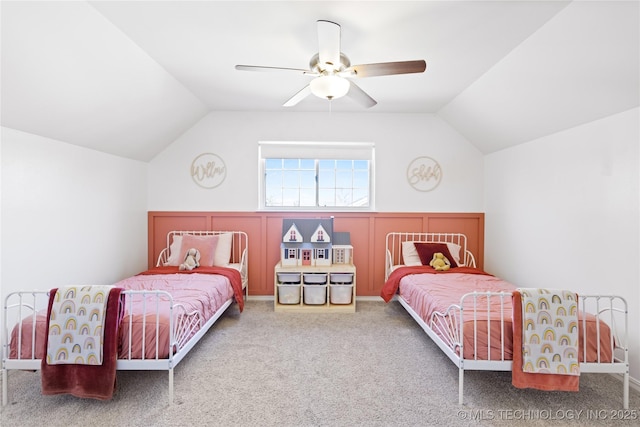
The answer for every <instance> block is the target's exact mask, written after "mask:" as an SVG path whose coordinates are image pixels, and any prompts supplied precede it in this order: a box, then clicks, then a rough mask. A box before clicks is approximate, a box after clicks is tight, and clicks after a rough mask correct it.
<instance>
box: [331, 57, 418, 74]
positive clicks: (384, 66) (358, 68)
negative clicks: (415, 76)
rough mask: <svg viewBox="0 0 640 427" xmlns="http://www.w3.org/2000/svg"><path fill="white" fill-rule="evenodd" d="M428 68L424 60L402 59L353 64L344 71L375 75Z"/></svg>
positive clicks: (408, 72) (413, 71)
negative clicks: (398, 60)
mask: <svg viewBox="0 0 640 427" xmlns="http://www.w3.org/2000/svg"><path fill="white" fill-rule="evenodd" d="M426 69H427V63H426V62H425V61H424V60H419V61H400V62H379V63H376V64H362V65H352V66H351V67H349V68H347V69H346V70H344V72H343V73H340V74H347V75H350V76H351V77H375V76H389V75H392V74H411V73H422V72H424V70H426Z"/></svg>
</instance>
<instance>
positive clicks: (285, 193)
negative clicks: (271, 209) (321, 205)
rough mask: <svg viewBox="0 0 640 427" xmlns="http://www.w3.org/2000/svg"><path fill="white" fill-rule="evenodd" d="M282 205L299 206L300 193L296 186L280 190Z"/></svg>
mask: <svg viewBox="0 0 640 427" xmlns="http://www.w3.org/2000/svg"><path fill="white" fill-rule="evenodd" d="M282 206H300V193H299V192H298V189H297V188H296V189H288V188H285V189H284V190H282Z"/></svg>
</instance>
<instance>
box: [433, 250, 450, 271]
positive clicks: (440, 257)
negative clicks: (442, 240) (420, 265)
mask: <svg viewBox="0 0 640 427" xmlns="http://www.w3.org/2000/svg"><path fill="white" fill-rule="evenodd" d="M429 265H430V266H431V267H433V268H434V269H435V270H436V271H447V270H448V269H449V268H451V261H449V260H448V259H447V257H446V256H444V254H443V253H442V252H436V253H435V254H433V259H432V260H431V262H430V263H429Z"/></svg>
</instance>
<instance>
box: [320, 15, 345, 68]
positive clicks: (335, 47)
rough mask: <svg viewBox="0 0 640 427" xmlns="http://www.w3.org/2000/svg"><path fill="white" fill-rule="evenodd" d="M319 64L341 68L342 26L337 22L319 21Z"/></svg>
mask: <svg viewBox="0 0 640 427" xmlns="http://www.w3.org/2000/svg"><path fill="white" fill-rule="evenodd" d="M318 57H319V63H320V65H321V66H322V64H332V65H334V66H335V67H336V68H337V67H339V66H340V25H338V24H336V23H335V22H331V21H325V20H319V21H318Z"/></svg>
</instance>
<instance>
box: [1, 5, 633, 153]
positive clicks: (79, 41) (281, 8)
mask: <svg viewBox="0 0 640 427" xmlns="http://www.w3.org/2000/svg"><path fill="white" fill-rule="evenodd" d="M0 7H1V9H0V13H1V20H2V21H1V23H2V29H1V36H2V51H1V55H2V57H1V59H2V64H1V67H2V68H1V71H2V74H1V91H2V92H1V95H2V99H1V124H2V126H5V127H10V128H14V129H17V130H21V131H24V132H29V133H32V134H36V135H41V136H45V137H49V138H53V139H57V140H61V141H65V142H68V143H71V144H77V145H80V146H85V147H88V148H92V149H96V150H100V151H103V152H106V153H112V154H115V155H118V156H122V157H127V158H131V159H137V160H142V161H149V160H150V159H152V158H153V157H154V156H155V155H156V154H157V153H159V152H160V151H161V150H163V149H164V148H165V147H166V146H167V145H169V144H170V143H171V142H172V141H174V140H175V139H176V138H177V137H178V136H179V135H181V134H182V133H183V132H184V131H186V130H187V129H189V128H190V127H191V126H193V125H194V124H195V123H196V122H197V121H198V120H200V119H201V118H202V117H204V116H205V115H206V114H208V113H209V112H211V111H254V112H261V111H269V112H289V111H299V112H315V111H327V110H328V108H329V106H328V101H326V100H322V99H320V98H316V97H314V96H310V97H307V98H305V99H304V100H303V101H302V102H300V103H299V104H297V105H296V106H294V107H283V105H282V104H283V103H284V102H285V101H286V100H288V99H289V98H290V97H291V96H292V95H293V94H295V93H296V92H297V91H299V90H300V89H301V88H303V87H304V86H305V85H306V84H308V82H309V81H310V77H309V76H305V75H303V74H301V73H288V72H267V73H252V72H246V71H238V70H236V69H235V68H234V66H235V65H236V64H250V65H263V66H275V67H288V68H307V67H308V64H309V60H310V58H311V57H312V56H313V55H314V54H315V53H316V52H317V51H318V40H317V30H316V21H317V20H318V19H326V20H331V21H334V22H337V23H339V24H340V25H341V48H342V51H343V52H344V53H345V54H346V55H347V56H348V57H349V58H350V60H351V63H352V64H366V63H375V62H390V61H403V60H415V59H424V60H426V62H427V70H426V71H425V72H424V73H420V74H407V75H394V76H379V77H368V78H359V79H357V84H358V86H359V87H361V88H362V89H363V90H365V91H366V92H367V93H368V94H369V95H370V96H371V97H373V98H374V99H375V100H376V101H377V102H378V104H377V105H376V106H374V107H372V108H369V109H365V108H363V107H362V106H360V105H359V104H357V103H355V102H354V101H353V100H351V99H350V98H349V97H344V98H340V99H337V100H333V101H331V110H332V111H334V112H340V113H360V114H371V115H374V114H377V113H433V114H437V115H439V116H440V117H442V118H443V119H444V120H446V121H447V122H449V123H450V124H451V125H452V126H453V127H454V128H456V129H457V130H458V131H459V132H460V133H461V134H463V135H464V136H465V137H466V138H467V139H469V141H470V142H471V143H472V144H474V145H475V146H477V147H478V149H479V150H480V151H481V152H483V153H491V152H494V151H496V150H500V149H503V148H506V147H510V146H513V145H516V144H520V143H523V142H527V141H530V140H532V139H535V138H538V137H542V136H545V135H548V134H552V133H555V132H558V131H561V130H563V129H568V128H571V127H573V126H576V125H580V124H583V123H587V122H590V121H593V120H597V119H599V118H603V117H606V116H609V115H612V114H615V113H618V112H622V111H625V110H628V109H630V108H634V107H638V105H640V101H639V98H640V95H639V93H640V84H639V80H640V77H639V76H640V44H639V40H640V29H639V28H640V25H639V20H640V14H639V12H640V11H639V2H638V1H635V0H628V1H619V2H616V1H408V2H399V1H389V2H380V1H371V2H367V1H339V2H338V1H335V2H334V1H317V2H308V1H280V2H272V1H233V2H232V1H190V2H188V1H157V2H154V1H105V2H100V1H96V2H93V1H89V2H84V1H68V2H62V1H46V2H22V1H20V2H19V1H16V2H11V1H2V2H1V3H0Z"/></svg>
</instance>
